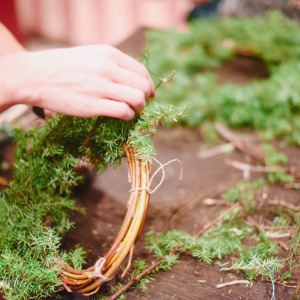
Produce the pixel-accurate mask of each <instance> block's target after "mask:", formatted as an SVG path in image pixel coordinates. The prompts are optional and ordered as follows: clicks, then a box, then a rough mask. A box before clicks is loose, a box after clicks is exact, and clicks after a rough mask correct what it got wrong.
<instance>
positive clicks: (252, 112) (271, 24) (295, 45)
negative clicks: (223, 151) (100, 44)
mask: <svg viewBox="0 0 300 300" xmlns="http://www.w3.org/2000/svg"><path fill="white" fill-rule="evenodd" d="M299 44H300V30H299V25H298V24H297V23H295V22H294V21H292V20H290V19H287V18H286V17H284V16H283V15H282V14H281V13H280V12H276V11H275V12H271V13H268V14H267V15H266V16H265V17H263V18H262V17H251V18H224V19H201V20H197V21H194V22H193V23H191V25H190V27H189V30H188V31H186V32H178V31H175V30H164V31H161V30H149V31H148V34H147V50H148V51H149V53H151V57H150V59H149V66H150V69H151V70H153V71H154V72H155V73H157V74H165V73H167V74H168V73H169V72H171V71H172V70H173V69H174V70H176V76H175V77H174V79H173V80H172V81H171V82H169V83H168V84H166V85H164V86H162V88H161V89H160V90H158V91H157V96H158V97H159V98H160V99H162V101H166V102H167V103H170V102H172V103H173V104H174V105H181V104H182V103H184V104H185V106H186V114H185V115H183V116H181V117H180V118H179V119H178V121H179V122H178V123H177V124H180V123H181V124H184V125H186V126H189V127H196V126H199V125H201V126H203V125H204V124H205V123H208V122H214V121H219V122H222V123H224V124H227V125H228V126H230V127H233V128H245V127H248V128H253V129H255V130H260V131H263V133H264V137H265V138H266V139H267V140H269V141H270V140H272V139H273V138H274V137H283V138H284V139H285V140H286V141H288V142H289V143H293V144H296V145H299V141H300V115H299V111H300V86H299V84H298V83H299V80H300V49H299ZM236 54H242V55H246V56H249V55H250V56H254V57H258V58H260V59H262V60H263V61H264V62H265V64H266V65H267V67H268V70H269V77H268V78H266V79H263V80H256V81H254V82H251V83H249V84H245V85H242V86H236V85H232V84H222V85H220V84H218V81H217V76H216V75H215V73H214V72H213V70H214V69H215V68H217V67H220V66H221V65H222V64H223V63H224V62H226V61H228V60H230V59H232V58H233V57H234V56H235V55H236ZM151 58H153V59H151Z"/></svg>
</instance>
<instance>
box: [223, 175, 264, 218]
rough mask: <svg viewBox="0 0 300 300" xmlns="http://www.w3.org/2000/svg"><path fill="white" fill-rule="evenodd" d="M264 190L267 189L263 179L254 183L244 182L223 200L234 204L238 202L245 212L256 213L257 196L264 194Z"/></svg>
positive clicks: (226, 194)
mask: <svg viewBox="0 0 300 300" xmlns="http://www.w3.org/2000/svg"><path fill="white" fill-rule="evenodd" d="M263 188H265V187H264V180H263V179H261V178H259V179H257V180H254V181H252V182H249V181H243V180H242V181H239V182H238V183H237V185H236V186H235V187H233V188H230V189H229V190H228V191H226V193H224V194H223V195H222V198H223V199H225V200H227V201H230V202H233V203H237V202H238V203H239V204H241V206H242V207H243V210H244V212H245V213H246V214H249V213H252V212H255V211H256V202H257V196H258V195H259V194H261V193H262V190H263Z"/></svg>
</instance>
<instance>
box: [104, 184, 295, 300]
mask: <svg viewBox="0 0 300 300" xmlns="http://www.w3.org/2000/svg"><path fill="white" fill-rule="evenodd" d="M267 188H268V186H267V183H266V182H264V181H263V180H262V179H257V180H254V181H252V182H248V181H240V182H238V184H237V185H236V187H234V188H232V189H230V190H228V191H227V192H226V193H224V194H223V195H222V197H221V198H222V199H223V200H226V201H228V202H229V203H238V204H239V205H240V209H234V210H232V211H230V213H228V214H226V215H224V217H223V218H222V219H221V220H220V221H219V222H218V223H217V224H215V225H212V226H211V227H210V228H209V229H208V230H206V231H205V232H202V233H201V234H199V233H198V234H197V235H190V234H188V233H187V232H185V231H179V230H171V231H168V232H160V233H155V232H148V233H147V235H146V248H147V250H148V251H149V252H151V253H152V254H153V256H154V257H155V258H156V259H157V260H158V261H159V260H163V263H162V264H161V265H159V268H155V269H153V270H152V271H151V272H150V273H147V276H145V277H143V278H142V280H138V281H137V280H135V278H137V276H138V275H139V274H141V273H142V272H143V271H145V270H146V269H149V266H151V265H153V264H154V263H155V261H152V262H151V263H150V264H149V265H148V264H147V263H146V262H145V261H144V260H138V261H137V263H136V264H135V266H134V270H133V272H132V274H131V275H130V276H129V278H128V279H127V280H126V281H127V282H130V281H132V280H133V281H134V282H135V284H134V286H135V287H137V288H141V290H142V291H143V292H145V291H146V290H147V287H146V285H145V283H147V282H149V281H151V280H153V279H154V277H153V276H154V274H156V273H157V272H159V271H168V270H170V268H171V267H172V266H173V265H174V264H175V263H178V261H179V255H180V254H181V253H185V254H190V255H191V256H192V257H194V258H196V259H199V260H200V261H202V262H203V263H207V264H211V263H213V262H214V261H218V263H219V265H220V266H221V270H222V271H231V272H238V273H243V274H244V276H245V277H246V278H247V279H249V280H251V281H254V280H256V279H257V278H258V277H259V278H260V279H267V280H272V282H274V283H275V282H285V281H286V280H289V279H291V277H292V271H293V269H294V268H295V264H294V262H295V259H296V258H297V257H298V259H299V253H298V249H299V247H298V246H297V245H299V235H297V237H294V242H293V243H294V246H295V247H293V249H294V250H293V251H290V256H291V257H293V263H291V257H290V258H286V257H279V256H278V247H277V243H276V242H275V241H272V240H271V239H270V238H268V237H267V235H266V233H265V231H264V230H263V229H262V228H263V227H262V228H261V227H259V226H260V225H263V223H264V219H260V220H259V222H260V224H257V226H256V225H250V224H248V223H247V217H249V216H251V215H253V214H254V213H255V209H256V207H257V206H258V205H259V200H260V195H262V194H263V193H265V192H266V191H267ZM294 217H295V219H297V218H298V217H299V213H294ZM298 222H299V220H298ZM293 223H294V220H289V218H286V217H285V216H284V215H280V214H278V215H277V216H275V217H274V222H273V224H274V228H278V226H281V228H289V226H291V225H293ZM297 230H298V229H297ZM296 252H297V253H296ZM289 264H290V268H288V265H289ZM297 265H298V264H297ZM122 287H123V286H122V285H120V284H118V288H117V289H116V290H115V291H117V290H119V289H121V288H122ZM100 299H102V298H100Z"/></svg>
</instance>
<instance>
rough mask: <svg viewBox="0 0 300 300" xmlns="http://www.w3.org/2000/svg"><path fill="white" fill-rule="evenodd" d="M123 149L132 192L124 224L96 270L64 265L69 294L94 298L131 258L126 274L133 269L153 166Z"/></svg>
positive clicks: (61, 277)
mask: <svg viewBox="0 0 300 300" xmlns="http://www.w3.org/2000/svg"><path fill="white" fill-rule="evenodd" d="M124 148H125V152H126V158H127V164H128V178H129V182H130V191H129V200H128V208H127V213H126V215H125V218H124V221H123V224H122V226H121V229H120V231H119V233H118V235H117V237H116V239H115V241H114V243H113V245H112V246H111V248H110V250H109V251H108V253H107V254H106V255H105V256H104V257H101V258H100V259H99V260H97V261H96V263H95V265H94V266H92V267H90V268H88V269H85V270H77V269H74V268H72V267H70V266H69V265H67V264H64V265H63V271H62V272H61V273H60V274H59V277H60V279H61V280H62V282H63V285H64V286H65V288H66V289H67V290H68V291H76V292H78V293H80V294H82V295H84V296H91V295H93V294H95V293H97V292H98V291H99V289H100V287H101V285H102V284H103V283H104V282H106V281H108V280H110V279H112V277H113V276H114V275H115V273H116V272H117V270H118V269H119V267H120V265H121V264H122V263H123V261H124V260H125V259H126V258H127V256H128V255H129V256H130V257H129V261H128V265H127V267H126V269H125V271H124V273H123V274H125V273H126V272H127V270H128V269H129V267H130V265H131V260H132V255H133V250H134V245H135V243H136V242H137V240H138V239H139V237H140V235H141V232H142V229H143V225H144V222H145V219H146V215H147V210H148V204H149V200H150V192H149V191H148V185H149V181H150V169H151V164H150V162H144V161H143V160H142V159H140V158H137V155H136V154H135V151H134V149H133V148H132V147H130V146H127V145H124Z"/></svg>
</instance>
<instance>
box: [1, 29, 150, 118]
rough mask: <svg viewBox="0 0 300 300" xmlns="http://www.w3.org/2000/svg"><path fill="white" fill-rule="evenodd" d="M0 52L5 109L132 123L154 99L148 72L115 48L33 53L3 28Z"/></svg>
mask: <svg viewBox="0 0 300 300" xmlns="http://www.w3.org/2000/svg"><path fill="white" fill-rule="evenodd" d="M2 45H5V46H3V47H2ZM0 48H2V49H1V50H0V91H1V92H0V110H4V109H6V108H8V107H10V106H12V105H14V104H20V103H23V104H28V105H30V106H39V107H42V108H45V109H47V110H50V111H52V112H55V113H59V114H65V115H71V116H81V117H95V116H100V115H102V116H109V117H114V118H120V119H124V120H130V119H132V118H133V117H134V116H135V115H136V114H138V113H140V112H141V110H142V109H143V108H144V106H145V103H146V100H147V98H149V97H154V95H155V91H154V84H153V81H152V79H151V77H150V75H149V73H148V71H147V69H146V67H145V66H144V65H142V64H140V63H139V62H138V61H136V60H135V59H133V58H131V57H129V56H128V55H126V54H124V53H122V52H121V51H119V50H117V49H116V48H114V47H111V46H107V45H91V46H80V47H72V48H65V49H53V50H45V51H36V52H29V51H25V50H24V49H23V48H22V46H21V45H20V44H18V43H17V42H16V40H15V39H14V38H13V37H12V36H11V34H10V33H9V32H8V31H7V30H6V29H5V28H3V27H2V26H1V31H0Z"/></svg>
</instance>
